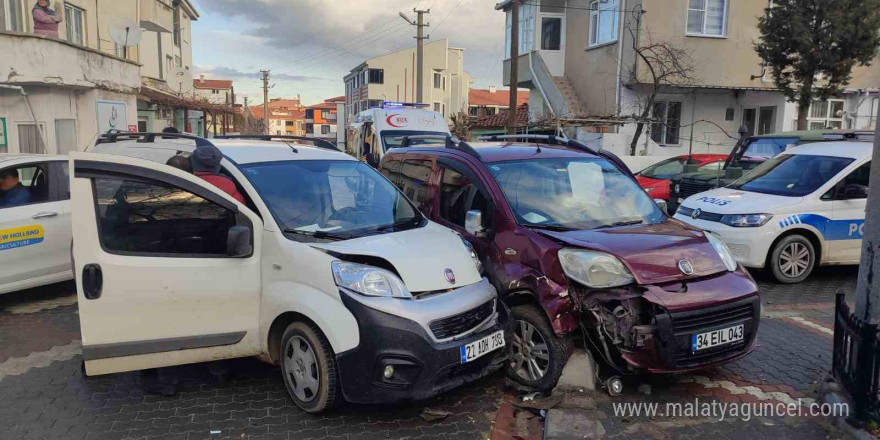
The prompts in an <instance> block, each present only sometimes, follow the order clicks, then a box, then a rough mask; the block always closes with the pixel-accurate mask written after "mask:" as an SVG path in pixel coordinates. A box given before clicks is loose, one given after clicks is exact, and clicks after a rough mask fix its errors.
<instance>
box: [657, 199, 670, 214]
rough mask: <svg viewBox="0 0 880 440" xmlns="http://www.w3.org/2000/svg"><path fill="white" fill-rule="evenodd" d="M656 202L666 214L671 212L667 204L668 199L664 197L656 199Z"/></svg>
mask: <svg viewBox="0 0 880 440" xmlns="http://www.w3.org/2000/svg"><path fill="white" fill-rule="evenodd" d="M654 203H656V204H657V207H658V208H660V210H661V211H663V213H664V214H669V207H668V206H667V204H666V200H663V199H654Z"/></svg>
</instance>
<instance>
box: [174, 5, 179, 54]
mask: <svg viewBox="0 0 880 440" xmlns="http://www.w3.org/2000/svg"><path fill="white" fill-rule="evenodd" d="M172 15H173V16H174V30H173V35H172V38H173V39H174V45H175V46H177V47H180V7H179V6H178V7H175V8H174V12H173V13H172Z"/></svg>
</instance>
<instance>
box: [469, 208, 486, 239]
mask: <svg viewBox="0 0 880 440" xmlns="http://www.w3.org/2000/svg"><path fill="white" fill-rule="evenodd" d="M464 229H465V231H467V233H468V234H471V235H473V236H475V237H482V236H483V235H485V233H486V228H484V227H483V212H482V211H480V210H478V209H473V210H470V211H468V212H467V213H466V214H465V216H464Z"/></svg>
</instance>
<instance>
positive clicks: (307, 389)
mask: <svg viewBox="0 0 880 440" xmlns="http://www.w3.org/2000/svg"><path fill="white" fill-rule="evenodd" d="M279 354H280V357H281V374H282V376H283V377H284V385H285V387H286V388H287V392H288V393H289V394H290V397H291V398H292V399H293V402H294V403H296V406H298V407H300V409H302V410H303V411H306V412H310V413H318V412H322V411H326V410H329V409H331V408H333V405H335V404H336V401H337V400H338V398H339V373H338V372H337V370H336V358H335V357H334V354H333V349H332V348H331V347H330V342H329V341H327V338H326V337H324V334H323V333H321V331H320V330H318V329H317V328H316V327H314V326H311V325H309V324H306V323H304V322H294V323H292V324H290V325H289V326H288V327H287V329H286V330H285V331H284V335H283V336H282V338H281V347H280V350H279Z"/></svg>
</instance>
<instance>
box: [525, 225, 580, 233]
mask: <svg viewBox="0 0 880 440" xmlns="http://www.w3.org/2000/svg"><path fill="white" fill-rule="evenodd" d="M526 226H528V227H530V228H535V229H545V230H548V231H555V232H567V231H576V230H577V229H575V228H567V227H565V226H561V225H537V224H534V223H529V224H528V225H526Z"/></svg>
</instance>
